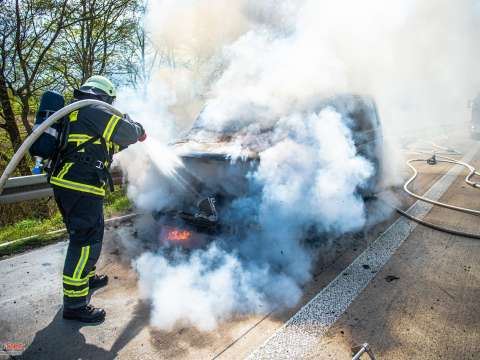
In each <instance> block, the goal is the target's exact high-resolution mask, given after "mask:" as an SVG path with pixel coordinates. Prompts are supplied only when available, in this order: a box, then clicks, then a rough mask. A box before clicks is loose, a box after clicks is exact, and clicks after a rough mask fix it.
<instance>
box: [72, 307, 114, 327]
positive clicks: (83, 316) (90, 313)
mask: <svg viewBox="0 0 480 360" xmlns="http://www.w3.org/2000/svg"><path fill="white" fill-rule="evenodd" d="M63 318H64V319H68V320H77V321H80V322H84V323H89V324H94V323H101V322H102V321H103V320H105V310H103V309H100V308H96V307H94V306H92V305H85V306H82V307H79V308H75V309H69V308H63Z"/></svg>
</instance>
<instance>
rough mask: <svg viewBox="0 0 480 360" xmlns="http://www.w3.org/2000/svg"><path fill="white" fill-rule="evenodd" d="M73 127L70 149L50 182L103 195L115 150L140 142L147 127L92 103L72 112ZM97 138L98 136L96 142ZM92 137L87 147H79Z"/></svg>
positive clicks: (64, 152)
mask: <svg viewBox="0 0 480 360" xmlns="http://www.w3.org/2000/svg"><path fill="white" fill-rule="evenodd" d="M68 121H69V122H70V130H69V134H68V142H67V146H66V149H65V150H64V151H63V152H62V154H61V156H60V163H59V166H57V167H56V169H54V171H53V173H52V176H51V177H50V184H52V185H54V186H59V187H62V188H66V189H70V190H75V191H80V192H83V193H86V194H87V195H93V196H99V197H103V196H104V195H105V185H106V184H107V182H108V180H109V179H111V178H110V175H109V173H108V169H109V168H110V165H111V162H112V157H113V154H114V153H116V152H118V151H121V150H123V149H125V148H126V147H127V146H128V145H131V144H133V143H135V142H137V140H138V138H139V137H140V136H142V134H143V128H142V127H141V126H140V125H139V124H138V123H135V122H133V121H132V120H130V118H129V117H128V115H124V116H123V117H120V116H117V115H115V114H112V113H111V112H110V111H109V110H107V109H106V108H105V107H102V106H98V105H93V106H92V105H90V106H86V107H84V108H81V109H79V110H77V111H74V112H72V113H71V114H70V115H69V119H68ZM93 139H96V140H95V141H93V142H92V140H93ZM87 141H90V142H91V143H88V144H87V145H86V146H85V147H84V148H80V149H78V150H77V149H75V148H77V147H78V146H81V145H82V144H83V143H85V142H87Z"/></svg>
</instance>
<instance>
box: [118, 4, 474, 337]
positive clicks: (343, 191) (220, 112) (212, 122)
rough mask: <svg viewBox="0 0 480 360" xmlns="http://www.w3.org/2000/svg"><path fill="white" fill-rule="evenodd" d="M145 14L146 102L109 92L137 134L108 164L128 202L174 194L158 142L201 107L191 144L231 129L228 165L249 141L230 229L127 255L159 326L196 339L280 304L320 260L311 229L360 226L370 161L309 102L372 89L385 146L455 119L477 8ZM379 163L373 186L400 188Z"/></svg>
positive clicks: (167, 199) (470, 83)
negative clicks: (254, 155) (197, 245)
mask: <svg viewBox="0 0 480 360" xmlns="http://www.w3.org/2000/svg"><path fill="white" fill-rule="evenodd" d="M146 17H147V18H146V24H147V25H146V26H147V30H148V32H149V34H150V37H151V39H152V41H153V44H154V46H155V48H156V49H157V51H158V52H159V54H160V55H159V56H161V57H162V59H164V60H163V62H161V64H160V65H159V66H158V68H157V69H156V70H155V73H154V74H153V75H152V80H151V81H150V83H149V84H148V91H147V92H146V93H147V94H148V96H143V95H139V94H132V93H126V92H124V93H123V95H121V96H120V97H119V103H120V106H121V107H122V106H123V108H124V109H125V110H126V111H128V112H129V113H130V114H131V115H132V117H133V118H134V119H136V120H137V121H140V122H142V123H143V124H144V125H145V127H146V129H147V133H148V134H149V139H148V141H147V142H145V143H143V144H141V145H140V144H137V145H134V146H132V147H131V148H130V149H128V150H127V151H125V152H124V153H123V154H122V155H121V157H120V159H119V163H120V165H121V166H122V168H123V169H124V171H125V173H126V174H127V177H128V181H129V188H128V193H129V196H130V197H131V198H132V199H133V200H134V202H135V204H136V206H137V207H139V208H140V209H143V210H145V211H147V212H148V211H153V210H156V211H158V210H162V209H164V208H166V207H171V206H172V205H173V206H174V205H175V203H176V202H177V201H178V199H179V197H181V196H182V195H181V194H179V193H178V188H175V187H172V185H171V183H172V182H175V181H178V170H179V169H182V168H183V167H184V166H185V165H184V164H182V161H181V160H180V158H178V157H177V156H176V154H175V152H174V151H173V150H172V148H171V147H169V146H168V145H167V143H168V142H171V141H172V139H175V138H178V137H180V138H182V137H183V136H184V135H182V134H183V131H184V130H186V129H188V127H189V125H190V124H191V123H192V122H193V120H194V119H195V117H196V114H198V112H199V111H200V110H202V113H201V117H200V118H199V119H198V120H197V122H196V124H195V127H196V132H195V139H196V140H202V139H205V138H207V137H208V138H209V140H212V136H213V139H218V138H219V137H220V135H222V134H229V135H231V134H236V136H237V140H236V141H237V143H236V144H235V147H233V148H232V150H231V155H232V162H235V161H240V160H241V159H239V158H238V154H239V153H240V152H238V151H237V150H238V147H242V146H245V144H250V143H252V142H253V143H257V145H258V143H261V145H262V146H260V148H261V150H260V153H259V157H260V162H259V165H258V167H256V168H254V169H252V170H251V172H250V173H249V174H248V191H247V192H246V193H245V194H243V195H242V196H240V197H238V198H236V199H235V200H234V201H233V203H231V204H230V206H228V208H227V209H225V213H224V214H222V218H221V221H222V222H224V223H226V225H230V226H233V225H234V226H235V227H236V228H238V231H236V232H235V233H234V234H228V233H226V234H223V235H221V236H218V237H217V239H216V241H215V242H213V243H212V244H210V245H208V246H207V247H206V248H203V249H198V250H195V251H192V252H191V253H190V254H188V255H186V254H185V253H183V252H180V251H174V252H173V253H172V251H165V249H159V250H158V251H152V252H146V253H144V254H143V255H141V256H140V257H139V258H137V259H136V260H135V262H134V266H135V268H136V270H137V271H138V274H139V284H140V285H139V286H140V290H141V294H142V296H143V297H145V298H148V299H150V300H151V301H152V318H151V321H152V324H153V325H155V326H158V327H160V328H162V329H167V330H169V329H172V328H173V327H175V326H177V325H178V324H187V325H193V326H196V327H198V328H199V329H200V330H205V331H208V330H212V329H214V328H215V326H216V325H217V324H218V322H219V321H223V320H225V319H228V318H230V317H232V316H234V315H238V314H243V315H248V314H259V313H262V314H264V313H267V312H269V311H271V310H273V309H277V308H283V307H291V306H294V305H295V304H297V303H298V301H299V300H300V298H301V296H302V287H303V285H304V284H305V283H306V282H308V281H309V280H310V278H311V271H312V267H313V265H314V262H315V259H316V255H317V251H318V250H315V249H316V248H315V247H311V246H310V245H309V244H308V242H307V241H305V239H306V238H308V237H309V236H310V235H311V234H312V231H313V232H314V233H316V234H321V236H320V237H321V238H322V239H323V241H326V238H327V237H328V236H329V235H332V234H333V235H341V234H345V233H349V232H354V231H358V230H359V229H361V228H362V227H363V226H365V224H366V221H367V214H366V211H365V204H364V201H363V199H362V197H361V196H360V195H359V190H362V189H365V188H367V187H368V184H367V183H368V180H369V179H370V178H371V176H372V175H373V174H374V172H375V171H376V169H375V166H374V164H372V163H371V162H370V161H368V159H366V158H365V157H364V156H362V155H361V154H359V153H358V152H357V149H356V147H355V146H354V140H353V136H354V134H353V133H352V131H351V128H352V119H351V118H349V116H348V114H347V113H344V112H342V111H341V110H339V109H338V108H334V107H324V108H323V109H322V110H320V111H319V110H318V109H316V104H317V103H318V101H319V99H324V98H328V97H331V96H333V95H335V94H345V93H353V94H368V95H371V96H373V98H374V99H375V101H376V103H377V106H378V108H379V111H380V118H381V120H382V125H383V133H384V140H385V143H386V148H387V149H391V148H393V147H394V144H395V142H396V141H398V136H399V135H402V136H403V135H411V134H420V136H425V134H424V133H425V128H427V129H428V127H431V126H435V127H438V126H439V125H440V126H442V127H446V126H456V127H458V126H460V125H459V124H462V123H464V122H465V121H466V120H467V119H468V109H467V107H466V105H467V101H468V100H469V99H471V98H472V97H473V96H474V95H475V94H476V93H477V92H478V91H479V89H480V72H479V71H478V65H477V64H476V60H477V59H478V58H479V56H478V55H480V47H479V46H478V41H477V39H478V30H477V29H478V28H479V25H480V4H479V1H474V0H461V1H455V2H452V1H448V0H438V1H430V0H423V1H414V0H393V1H389V2H385V1H382V0H366V1H362V2H358V1H354V0H337V1H331V0H298V1H293V0H290V1H289V0H264V1H251V0H250V1H249V0H228V1H227V0H215V1H207V0H204V1H203V0H200V1H193V0H181V1H173V0H159V1H155V2H152V4H151V6H150V8H149V11H148V13H147V15H146ZM465 126H466V125H465ZM266 132H267V133H268V139H265V137H264V135H265V133H266ZM212 134H213V135H212ZM394 134H395V136H393V135H394ZM392 144H393V145H392ZM387 151H388V153H387V156H388V158H389V159H397V158H400V157H399V155H398V153H397V152H392V151H391V150H387ZM393 163H394V166H393V167H398V166H396V165H398V164H397V163H396V162H395V161H393ZM383 168H384V174H383V180H384V182H385V183H387V184H391V183H397V182H398V181H399V180H400V178H399V176H398V174H397V172H395V171H393V170H392V169H390V168H389V167H388V166H386V165H384V167H383ZM175 189H176V190H177V191H174V190H175ZM180 189H183V188H182V187H180ZM317 237H318V236H317Z"/></svg>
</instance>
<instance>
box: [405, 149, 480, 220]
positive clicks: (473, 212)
mask: <svg viewBox="0 0 480 360" xmlns="http://www.w3.org/2000/svg"><path fill="white" fill-rule="evenodd" d="M438 157H441V158H444V159H445V160H436V161H438V162H445V163H452V164H457V165H461V166H463V167H466V168H467V169H468V170H469V173H468V175H467V176H466V178H465V182H466V183H467V184H469V185H470V186H472V187H474V188H480V186H479V184H478V183H474V182H472V181H471V180H470V179H471V178H472V177H473V176H474V175H479V174H478V172H477V171H476V170H475V168H474V167H473V166H471V165H469V164H466V163H464V162H462V161H458V160H455V159H451V158H447V157H445V156H440V155H438ZM425 161H427V159H411V160H408V161H407V165H408V166H409V167H410V169H412V171H413V175H412V176H411V177H410V179H408V180H407V182H406V183H405V185H403V189H404V190H405V192H406V193H407V194H409V195H410V196H413V197H414V198H416V199H418V200H421V201H424V202H427V203H430V204H433V205H438V206H441V207H444V208H447V209H451V210H455V211H460V212H464V213H467V214H471V215H476V216H478V215H480V210H474V209H468V208H464V207H460V206H455V205H450V204H446V203H442V202H440V201H435V200H432V199H429V198H427V197H425V196H421V195H418V194H416V193H414V192H413V191H411V190H410V189H409V188H408V186H409V185H410V184H411V183H412V182H413V181H414V180H415V179H416V177H417V175H418V171H417V169H416V168H415V167H414V166H413V165H412V163H413V162H425Z"/></svg>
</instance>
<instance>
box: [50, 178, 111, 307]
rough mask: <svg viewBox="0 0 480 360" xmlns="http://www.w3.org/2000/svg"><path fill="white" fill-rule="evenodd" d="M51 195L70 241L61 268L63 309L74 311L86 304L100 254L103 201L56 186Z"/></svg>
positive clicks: (102, 229) (102, 228)
mask: <svg viewBox="0 0 480 360" xmlns="http://www.w3.org/2000/svg"><path fill="white" fill-rule="evenodd" d="M53 191H54V195H55V201H56V202H57V205H58V208H59V210H60V213H61V214H62V216H63V222H64V223H65V227H66V228H67V231H68V235H69V238H70V241H69V244H68V249H67V255H66V258H65V265H64V267H63V305H64V307H65V308H70V309H74V308H78V307H81V306H84V305H87V304H88V302H89V280H90V278H91V277H93V276H94V275H95V264H96V263H97V260H98V258H99V257H100V252H101V250H102V240H103V231H104V218H103V198H101V197H96V196H92V195H89V194H86V193H83V192H80V191H75V190H67V189H62V188H59V187H56V186H54V190H53Z"/></svg>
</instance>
